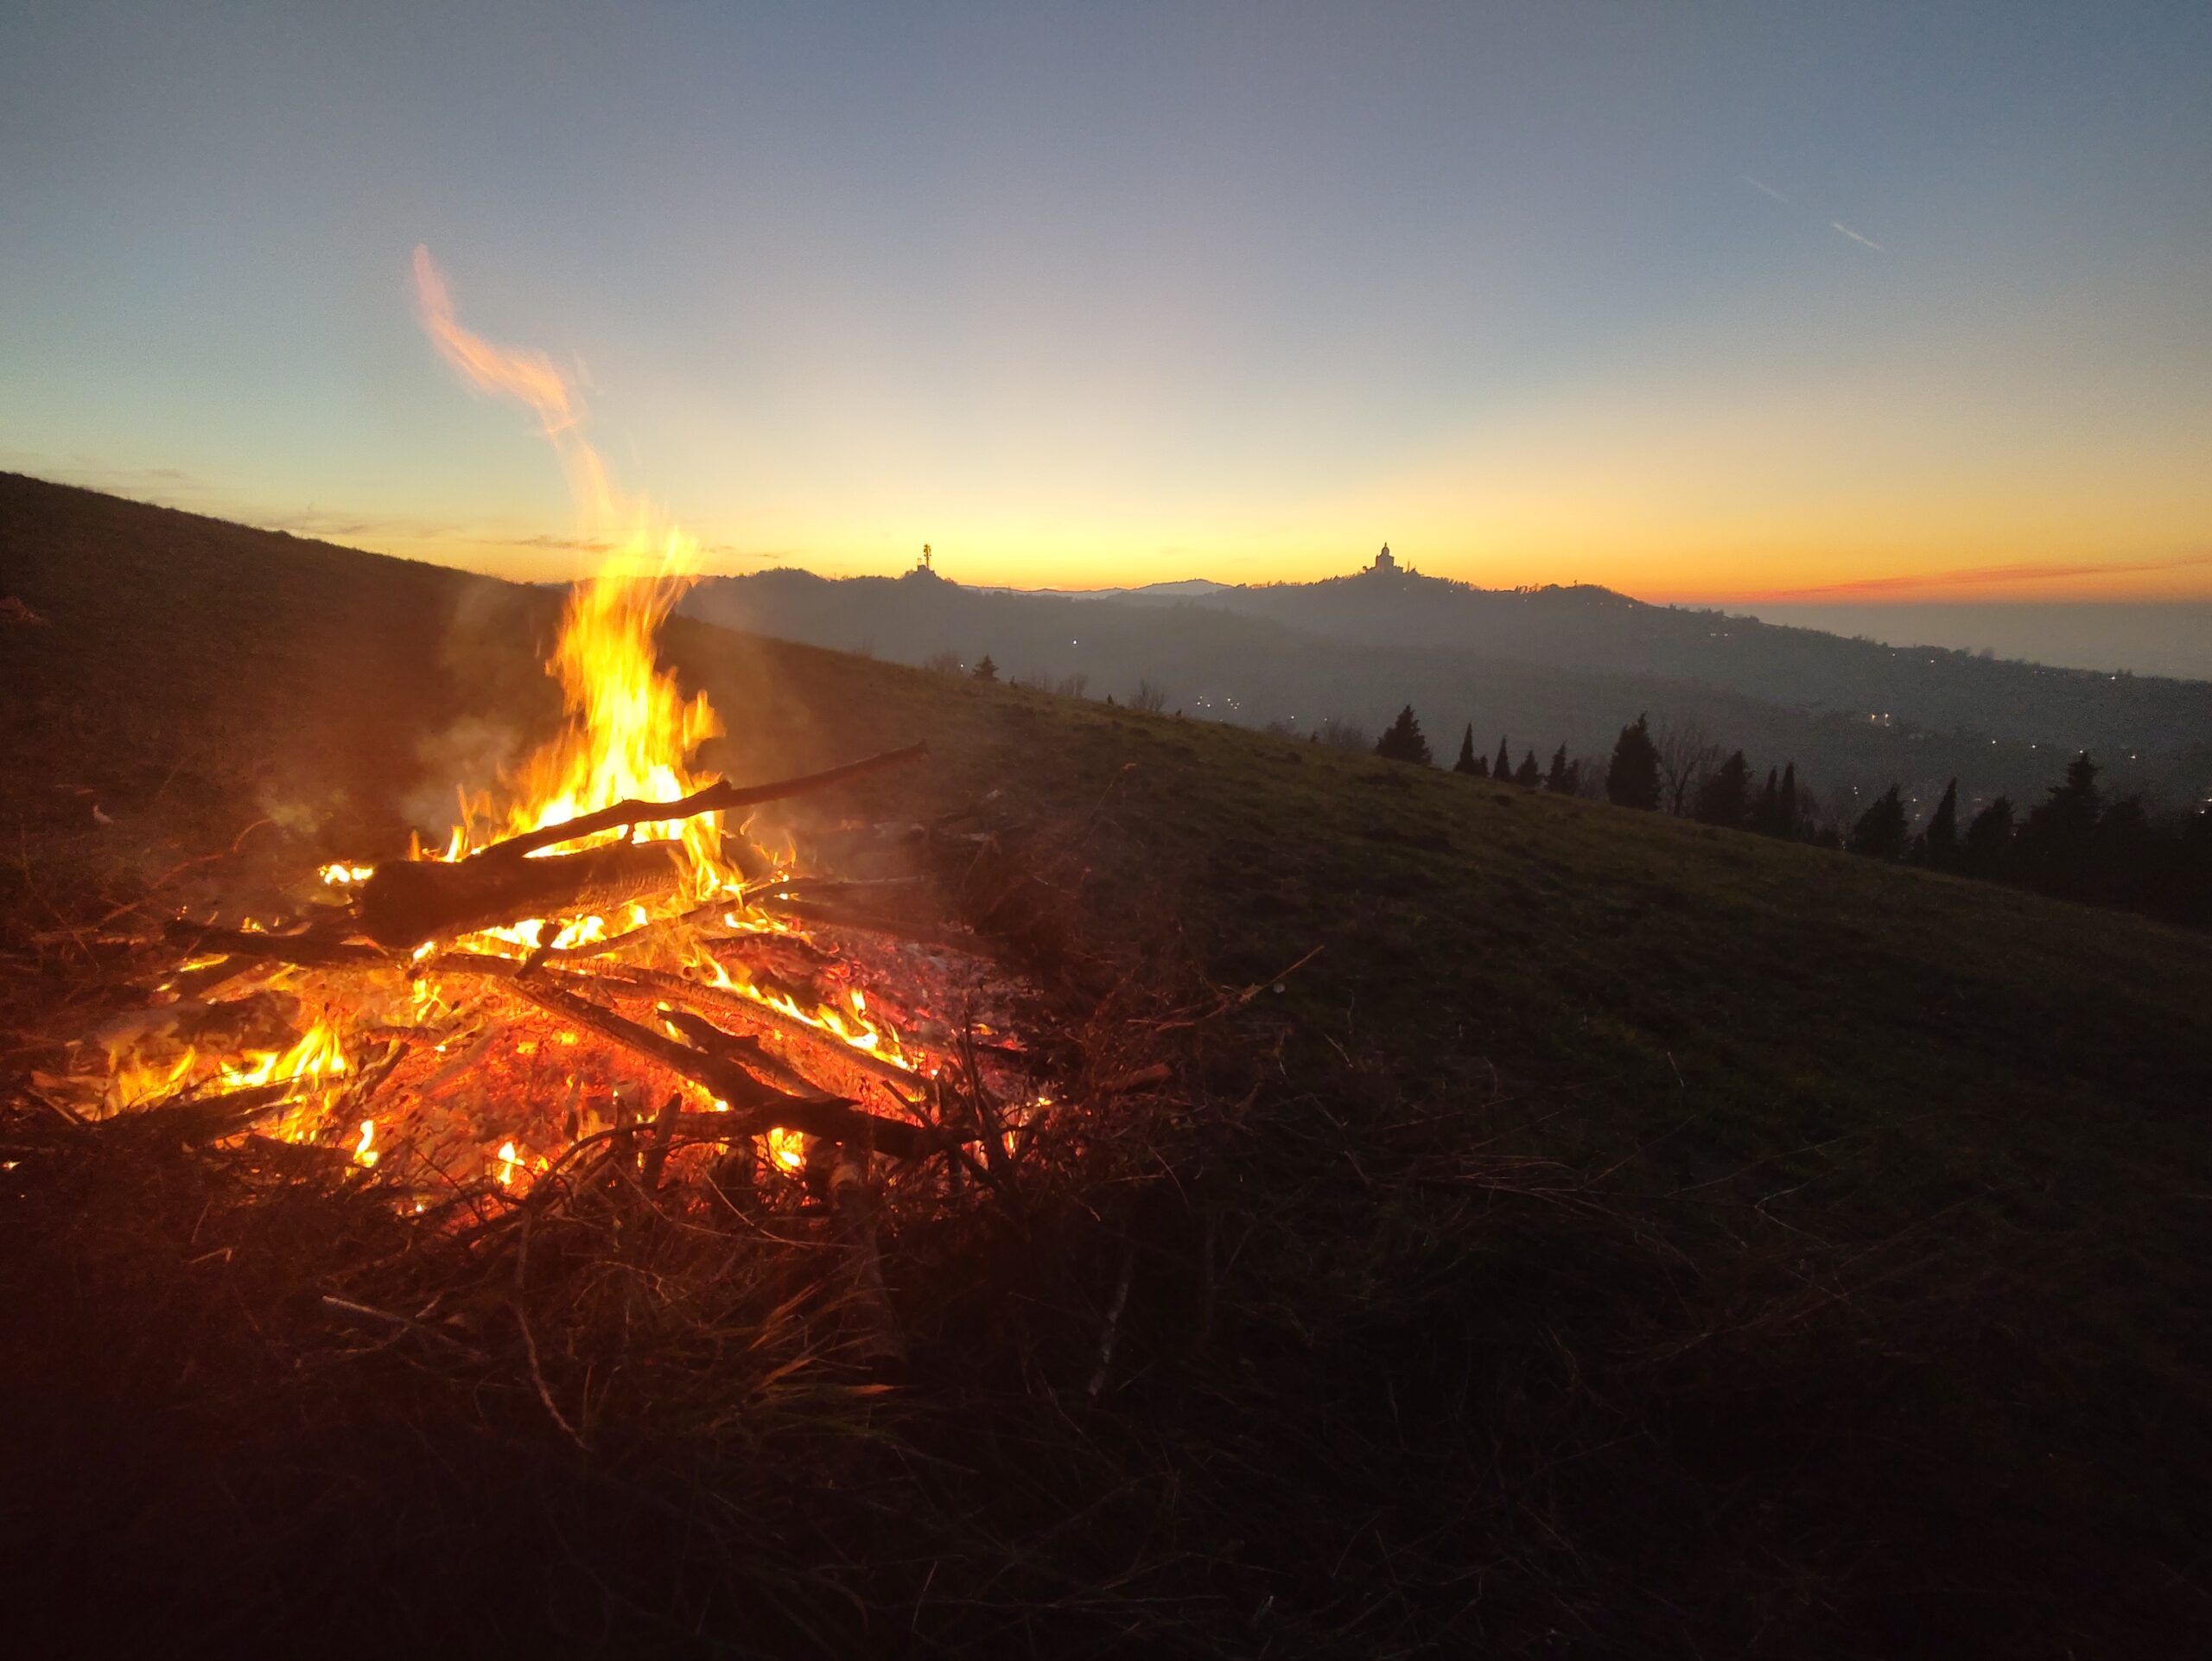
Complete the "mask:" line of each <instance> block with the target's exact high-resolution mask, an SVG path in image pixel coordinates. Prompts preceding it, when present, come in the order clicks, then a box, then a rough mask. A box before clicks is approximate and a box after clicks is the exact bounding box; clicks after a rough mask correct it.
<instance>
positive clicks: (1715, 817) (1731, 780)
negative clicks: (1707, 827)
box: [1694, 750, 1773, 825]
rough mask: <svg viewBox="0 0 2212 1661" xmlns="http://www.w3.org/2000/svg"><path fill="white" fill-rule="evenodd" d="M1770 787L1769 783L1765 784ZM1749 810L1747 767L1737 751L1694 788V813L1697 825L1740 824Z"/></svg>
mask: <svg viewBox="0 0 2212 1661" xmlns="http://www.w3.org/2000/svg"><path fill="white" fill-rule="evenodd" d="M1768 787H1769V788H1770V789H1771V788H1772V787H1773V781H1772V780H1769V781H1768ZM1750 811H1751V763H1749V762H1748V761H1746V760H1744V753H1743V751H1741V750H1738V751H1737V752H1735V754H1732V755H1731V756H1730V757H1729V758H1728V759H1727V760H1726V761H1723V762H1722V763H1721V764H1720V765H1719V767H1717V768H1715V769H1714V770H1713V772H1712V773H1710V774H1708V775H1707V778H1706V780H1705V782H1704V783H1703V784H1701V785H1700V786H1698V791H1697V805H1696V807H1695V809H1694V814H1695V817H1696V818H1698V820H1699V821H1700V823H1701V824H1726V825H1740V824H1743V823H1744V818H1745V815H1746V814H1748V813H1749V812H1750Z"/></svg>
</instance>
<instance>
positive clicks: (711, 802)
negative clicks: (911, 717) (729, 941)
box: [470, 744, 929, 862]
mask: <svg viewBox="0 0 2212 1661" xmlns="http://www.w3.org/2000/svg"><path fill="white" fill-rule="evenodd" d="M926 754H929V746H928V745H926V744H909V745H907V746H906V748H904V749H896V750H885V751H884V752H882V753H881V754H878V755H871V756H868V757H866V758H864V759H862V760H858V761H848V762H846V763H845V764H844V766H842V767H829V768H827V769H825V770H824V771H823V772H820V773H804V774H802V775H801V776H800V777H798V778H796V779H785V780H779V781H778V782H777V783H774V784H770V785H733V784H731V783H730V782H729V780H727V779H724V780H720V781H719V782H717V783H715V784H711V785H709V786H707V787H706V788H705V789H704V790H698V791H694V792H692V793H691V794H690V795H689V796H686V797H683V799H680V800H677V801H673V802H635V801H632V802H616V803H615V804H614V805H613V806H611V807H602V808H601V809H599V810H598V811H596V812H593V813H582V814H579V815H577V816H576V817H575V818H573V819H563V821H562V822H561V823H560V824H547V825H541V826H539V827H538V828H537V830H535V831H524V832H523V834H522V835H520V836H518V837H508V838H507V839H506V840H505V842H495V843H493V844H492V845H491V846H490V847H489V848H486V849H485V850H483V852H481V853H480V854H475V855H472V856H470V857H471V862H473V861H474V860H479V859H520V858H521V857H522V856H524V855H525V854H530V853H534V852H536V851H537V850H538V849H540V848H552V847H556V846H557V845H559V844H560V843H564V842H575V840H577V839H578V838H579V837H591V836H596V835H598V834H599V833H600V832H601V831H614V830H620V828H622V827H623V826H625V825H631V824H668V823H669V822H671V820H675V819H689V818H697V817H698V816H699V815H700V814H702V813H721V812H724V811H728V809H730V808H733V807H754V806H758V805H760V803H762V802H779V801H785V800H787V799H790V798H791V797H793V796H804V795H806V794H807V793H809V792H812V791H817V790H827V789H828V788H829V786H831V785H841V784H843V783H844V782H845V781H846V780H849V779H858V778H861V777H863V776H865V775H866V774H868V773H876V772H880V771H881V770H882V769H883V768H885V767H897V766H898V765H899V764H900V763H901V762H905V761H911V760H914V759H915V758H916V757H918V756H922V755H926Z"/></svg>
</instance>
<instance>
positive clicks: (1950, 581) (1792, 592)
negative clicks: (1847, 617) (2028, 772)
mask: <svg viewBox="0 0 2212 1661" xmlns="http://www.w3.org/2000/svg"><path fill="white" fill-rule="evenodd" d="M2199 565H2212V553H2203V554H2183V555H2182V556H2181V557H2179V558H2177V559H2152V560H2144V561H2139V562H2138V563H2134V564H2130V565H2091V564H2062V563H2057V562H2056V561H2044V562H2042V563H2028V562H2024V563H2018V564H2013V565H1969V566H1967V567H1964V568H1963V569H1961V570H1950V571H1929V572H1927V573H1925V574H1924V575H1922V576H1866V577H1859V578H1858V579H1856V580H1855V581H1853V582H1824V583H1821V584H1820V585H1819V586H1818V587H1815V588H1810V589H1776V590H1775V591H1774V592H1773V593H1772V594H1770V595H1764V598H1766V599H1769V600H1806V599H1810V598H1812V597H1813V596H1815V595H1832V594H1909V593H1911V592H1913V591H1915V590H1916V589H1944V588H1953V587H1957V586H1961V585H1973V586H1976V587H1999V588H2009V587H2012V586H2014V585H2016V584H2018V583H2023V582H2056V581H2060V580H2062V579H2063V578H2066V577H2069V576H2141V575H2142V574H2144V573H2145V572H2149V571H2180V570H2191V569H2193V568H2195V567H2196V566H2199Z"/></svg>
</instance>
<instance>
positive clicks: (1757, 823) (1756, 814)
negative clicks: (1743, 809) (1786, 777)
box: [1751, 767, 1782, 837]
mask: <svg viewBox="0 0 2212 1661" xmlns="http://www.w3.org/2000/svg"><path fill="white" fill-rule="evenodd" d="M1780 777H1781V775H1780V774H1779V773H1777V772H1776V771H1775V770H1774V769H1773V768H1772V767H1769V768H1768V769H1767V770H1766V788H1765V789H1764V790H1762V791H1761V792H1759V799H1758V804H1757V805H1755V806H1754V807H1753V808H1752V809H1751V829H1752V830H1754V831H1758V833H1759V834H1760V835H1761V836H1763V837H1770V836H1772V835H1773V834H1774V831H1775V827H1776V826H1777V824H1780V823H1781V822H1782V792H1781V791H1780V789H1779V788H1778V786H1777V781H1778V780H1779V779H1780Z"/></svg>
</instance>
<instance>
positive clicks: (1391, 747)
mask: <svg viewBox="0 0 2212 1661" xmlns="http://www.w3.org/2000/svg"><path fill="white" fill-rule="evenodd" d="M1375 753H1376V754H1377V755H1380V756H1385V757H1387V758H1389V760H1393V761H1417V762H1419V763H1420V764H1421V766H1422V767H1427V765H1428V764H1429V760H1430V756H1429V754H1428V741H1427V739H1426V738H1423V737H1422V736H1421V722H1418V721H1416V720H1415V719H1414V706H1413V705H1412V704H1410V703H1408V705H1406V707H1405V708H1404V709H1402V710H1399V711H1398V718H1397V719H1396V720H1395V721H1394V722H1391V723H1390V729H1389V731H1388V732H1386V733H1384V734H1383V736H1382V737H1380V738H1378V739H1376V741H1375Z"/></svg>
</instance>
